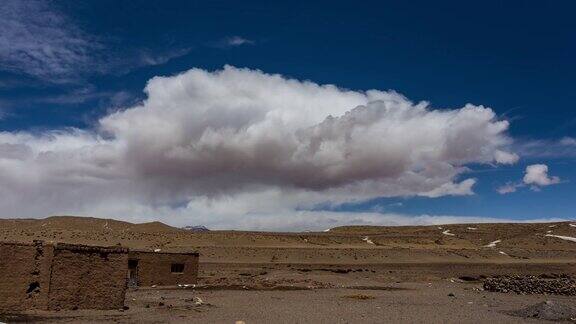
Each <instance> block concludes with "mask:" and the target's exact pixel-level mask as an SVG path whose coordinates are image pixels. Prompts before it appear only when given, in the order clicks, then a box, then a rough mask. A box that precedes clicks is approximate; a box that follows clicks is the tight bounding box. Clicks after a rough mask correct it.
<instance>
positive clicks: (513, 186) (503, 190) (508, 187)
mask: <svg viewBox="0 0 576 324" xmlns="http://www.w3.org/2000/svg"><path fill="white" fill-rule="evenodd" d="M522 186H523V184H522V183H512V182H508V183H506V184H505V185H503V186H501V187H499V188H498V189H496V191H497V192H498V193H499V194H501V195H505V194H509V193H513V192H516V190H517V189H518V188H520V187H522Z"/></svg>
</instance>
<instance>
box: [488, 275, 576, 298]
mask: <svg viewBox="0 0 576 324" xmlns="http://www.w3.org/2000/svg"><path fill="white" fill-rule="evenodd" d="M483 287H484V289H485V290H487V291H493V292H503V293H508V292H515V293H517V294H554V295H566V296H576V280H574V279H572V278H571V277H570V276H566V275H564V276H559V277H557V278H553V279H548V278H543V277H542V276H541V277H535V276H500V277H493V278H488V279H486V280H485V281H484V285H483Z"/></svg>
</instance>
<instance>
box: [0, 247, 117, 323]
mask: <svg viewBox="0 0 576 324" xmlns="http://www.w3.org/2000/svg"><path fill="white" fill-rule="evenodd" d="M127 263H128V249H124V248H115V247H113V248H102V247H90V246H79V245H68V244H57V245H52V244H42V243H41V242H36V243H34V244H23V243H6V242H0V279H1V280H0V313H9V312H16V311H21V310H29V309H41V310H58V309H82V308H84V309H115V308H121V307H122V306H124V297H125V294H126V289H127V285H126V276H127V269H128V266H127Z"/></svg>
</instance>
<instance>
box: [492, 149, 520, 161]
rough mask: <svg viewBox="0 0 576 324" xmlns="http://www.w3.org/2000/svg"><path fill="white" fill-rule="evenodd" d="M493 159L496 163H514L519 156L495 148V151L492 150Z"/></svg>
mask: <svg viewBox="0 0 576 324" xmlns="http://www.w3.org/2000/svg"><path fill="white" fill-rule="evenodd" d="M494 159H495V160H496V162H497V163H500V164H514V163H516V162H518V160H519V159H520V157H519V156H518V154H515V153H510V152H506V151H501V150H496V152H494Z"/></svg>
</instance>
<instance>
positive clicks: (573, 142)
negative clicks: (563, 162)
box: [560, 137, 576, 146]
mask: <svg viewBox="0 0 576 324" xmlns="http://www.w3.org/2000/svg"><path fill="white" fill-rule="evenodd" d="M560 145H564V146H576V138H573V137H564V138H563V139H561V140H560Z"/></svg>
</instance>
